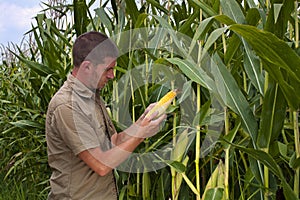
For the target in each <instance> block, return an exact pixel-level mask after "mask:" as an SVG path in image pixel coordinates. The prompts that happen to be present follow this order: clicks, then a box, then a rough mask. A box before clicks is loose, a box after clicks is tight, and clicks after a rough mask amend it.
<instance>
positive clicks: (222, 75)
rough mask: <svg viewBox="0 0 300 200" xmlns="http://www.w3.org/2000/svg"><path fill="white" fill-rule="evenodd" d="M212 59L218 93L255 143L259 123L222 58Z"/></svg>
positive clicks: (215, 56) (215, 57)
mask: <svg viewBox="0 0 300 200" xmlns="http://www.w3.org/2000/svg"><path fill="white" fill-rule="evenodd" d="M212 59H213V60H214V65H215V66H212V74H213V75H214V77H215V81H216V87H217V92H218V93H219V94H220V96H221V98H222V99H223V101H224V102H225V104H226V105H227V106H228V107H229V108H231V109H232V110H233V111H234V112H236V113H237V114H238V115H239V116H240V117H241V119H242V126H243V127H244V128H245V130H246V131H247V132H248V133H249V134H250V136H251V138H252V139H253V141H256V137H257V122H256V120H255V118H254V115H253V113H252V111H251V109H250V106H249V103H248V102H247V100H246V98H245V97H244V95H243V93H242V92H241V90H240V88H239V86H238V84H237V83H236V81H235V79H234V78H233V77H232V75H231V74H230V72H229V71H228V70H227V69H226V66H225V65H224V64H223V62H222V60H221V59H220V57H219V56H218V55H217V54H214V56H213V57H212Z"/></svg>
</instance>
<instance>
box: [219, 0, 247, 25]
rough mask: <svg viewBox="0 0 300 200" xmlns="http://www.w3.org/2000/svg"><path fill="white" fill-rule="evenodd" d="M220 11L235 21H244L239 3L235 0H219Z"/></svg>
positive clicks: (241, 22) (240, 22)
mask: <svg viewBox="0 0 300 200" xmlns="http://www.w3.org/2000/svg"><path fill="white" fill-rule="evenodd" d="M220 3H221V7H222V12H223V13H224V14H225V15H227V16H229V17H230V18H231V19H233V20H234V21H235V22H236V23H239V24H243V23H245V16H244V13H243V11H242V10H241V7H240V5H239V4H238V2H237V1H235V0H220Z"/></svg>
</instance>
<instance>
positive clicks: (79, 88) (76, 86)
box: [67, 74, 96, 99]
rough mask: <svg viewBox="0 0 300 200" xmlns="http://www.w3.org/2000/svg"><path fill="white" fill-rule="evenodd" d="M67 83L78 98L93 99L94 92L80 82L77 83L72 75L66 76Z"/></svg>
mask: <svg viewBox="0 0 300 200" xmlns="http://www.w3.org/2000/svg"><path fill="white" fill-rule="evenodd" d="M67 83H68V85H70V86H71V87H72V89H73V90H74V92H76V93H77V94H78V95H79V96H81V97H84V98H93V99H95V92H96V91H92V90H91V89H89V88H88V87H86V86H85V85H84V84H83V83H82V82H81V81H79V80H78V79H77V78H76V77H74V76H73V75H72V74H69V75H68V78H67Z"/></svg>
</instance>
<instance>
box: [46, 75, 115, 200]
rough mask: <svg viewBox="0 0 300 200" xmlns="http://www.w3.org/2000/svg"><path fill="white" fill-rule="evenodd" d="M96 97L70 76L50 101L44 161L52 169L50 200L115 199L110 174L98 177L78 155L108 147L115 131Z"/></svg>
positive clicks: (113, 181)
mask: <svg viewBox="0 0 300 200" xmlns="http://www.w3.org/2000/svg"><path fill="white" fill-rule="evenodd" d="M98 96H99V95H97V97H96V95H95V92H93V91H91V90H90V89H88V88H87V87H85V85H83V84H82V83H81V82H80V81H79V80H78V79H76V78H75V77H74V76H72V75H69V76H68V79H67V81H66V82H65V83H64V85H63V86H62V87H61V88H60V90H59V91H58V92H57V93H56V94H55V95H54V97H53V98H52V99H51V101H50V104H49V107H48V111H47V117H46V139H47V148H48V162H49V165H50V167H51V169H52V175H51V178H50V185H51V191H50V193H49V196H48V199H49V200H50V199H51V200H52V199H53V200H54V199H58V200H65V199H68V200H69V199H72V200H76V199H78V200H84V199H87V200H94V199H99V200H116V199H117V190H116V184H115V179H114V175H113V172H111V173H109V174H108V175H106V176H99V175H98V174H97V173H95V172H94V171H93V170H91V169H90V168H89V167H88V166H87V165H86V164H85V163H84V162H83V161H82V160H81V159H79V158H78V156H77V155H78V154H79V153H80V152H82V151H84V150H88V149H91V148H96V147H99V146H100V148H101V149H102V150H103V151H105V150H108V149H109V148H110V146H111V143H110V139H109V138H110V136H111V135H112V134H114V133H116V130H115V128H114V126H113V124H112V122H111V120H110V119H109V116H108V114H107V111H106V109H105V105H104V103H103V101H102V100H100V97H99V98H98Z"/></svg>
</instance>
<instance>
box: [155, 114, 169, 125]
mask: <svg viewBox="0 0 300 200" xmlns="http://www.w3.org/2000/svg"><path fill="white" fill-rule="evenodd" d="M166 118H167V115H166V114H163V115H161V116H159V117H158V118H156V119H155V120H152V122H154V123H158V124H160V123H161V122H162V121H163V120H165V119H166Z"/></svg>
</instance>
